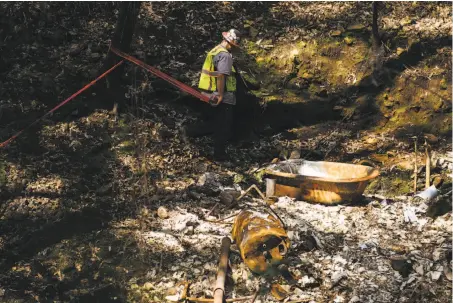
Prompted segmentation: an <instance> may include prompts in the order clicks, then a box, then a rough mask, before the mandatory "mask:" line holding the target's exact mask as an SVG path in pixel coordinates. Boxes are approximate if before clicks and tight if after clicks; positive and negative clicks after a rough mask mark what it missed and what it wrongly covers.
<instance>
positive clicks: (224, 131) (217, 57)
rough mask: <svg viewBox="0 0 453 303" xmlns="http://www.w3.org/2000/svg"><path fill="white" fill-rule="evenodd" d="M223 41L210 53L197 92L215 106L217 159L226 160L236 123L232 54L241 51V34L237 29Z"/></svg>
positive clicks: (215, 149)
mask: <svg viewBox="0 0 453 303" xmlns="http://www.w3.org/2000/svg"><path fill="white" fill-rule="evenodd" d="M222 35H223V41H222V42H221V43H220V44H219V45H217V46H216V47H214V48H213V49H212V50H211V51H209V53H208V55H207V56H206V59H205V61H204V64H203V68H202V71H201V76H200V82H199V84H198V88H199V89H200V90H202V91H203V92H205V93H207V94H210V95H213V96H212V97H213V103H212V105H214V106H216V109H215V111H216V112H217V113H216V125H215V129H214V158H215V159H217V160H224V159H226V146H227V142H228V139H229V137H230V133H231V128H232V122H233V106H234V105H235V104H236V75H235V73H236V70H235V68H234V66H233V56H232V54H231V51H232V50H233V49H235V48H238V47H239V42H240V33H239V31H237V30H235V29H230V30H229V31H228V32H223V33H222Z"/></svg>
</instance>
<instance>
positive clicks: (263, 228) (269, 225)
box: [232, 210, 290, 276]
mask: <svg viewBox="0 0 453 303" xmlns="http://www.w3.org/2000/svg"><path fill="white" fill-rule="evenodd" d="M232 237H233V240H234V242H235V243H236V244H237V246H238V248H239V251H240V254H241V257H242V260H243V261H244V263H245V264H246V265H247V266H248V267H249V268H250V270H251V271H253V272H254V273H256V274H260V275H266V276H274V275H277V274H278V265H279V264H281V263H282V261H283V259H284V257H285V255H286V254H287V252H288V248H289V246H290V241H289V238H288V234H287V233H286V230H285V228H284V225H283V222H281V221H280V219H279V218H277V217H276V216H274V215H273V214H271V213H268V212H266V211H263V212H261V211H252V210H243V211H241V212H240V213H239V214H238V215H237V216H236V219H235V221H234V224H233V230H232Z"/></svg>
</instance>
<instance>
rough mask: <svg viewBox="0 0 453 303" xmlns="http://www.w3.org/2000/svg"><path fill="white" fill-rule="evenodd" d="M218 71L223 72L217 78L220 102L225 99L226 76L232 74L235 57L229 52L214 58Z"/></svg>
mask: <svg viewBox="0 0 453 303" xmlns="http://www.w3.org/2000/svg"><path fill="white" fill-rule="evenodd" d="M214 61H215V67H216V71H217V72H218V73H219V74H221V75H219V77H217V78H216V84H217V93H218V99H217V104H216V105H218V104H220V103H221V102H222V100H223V95H224V93H225V86H226V78H227V77H228V76H229V75H231V70H232V67H233V58H232V57H231V55H229V54H227V53H224V52H222V53H220V54H217V56H216V57H215V58H214Z"/></svg>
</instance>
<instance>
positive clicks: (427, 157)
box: [425, 140, 431, 188]
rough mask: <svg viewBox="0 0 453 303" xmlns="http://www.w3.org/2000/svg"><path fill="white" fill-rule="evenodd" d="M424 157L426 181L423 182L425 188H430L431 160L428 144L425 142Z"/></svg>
mask: <svg viewBox="0 0 453 303" xmlns="http://www.w3.org/2000/svg"><path fill="white" fill-rule="evenodd" d="M425 157H426V160H425V161H426V181H425V188H428V187H430V186H431V182H430V179H431V158H430V157H429V144H428V142H426V140H425Z"/></svg>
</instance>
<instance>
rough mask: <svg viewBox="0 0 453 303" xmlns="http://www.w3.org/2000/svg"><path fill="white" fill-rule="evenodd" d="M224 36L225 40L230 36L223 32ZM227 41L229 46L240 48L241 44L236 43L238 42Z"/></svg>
mask: <svg viewBox="0 0 453 303" xmlns="http://www.w3.org/2000/svg"><path fill="white" fill-rule="evenodd" d="M222 36H223V38H224V39H225V40H226V37H227V36H228V33H227V32H223V33H222ZM226 41H227V42H228V43H229V44H231V45H233V46H235V47H238V48H239V44H238V43H236V42H234V41H228V40H226Z"/></svg>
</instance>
